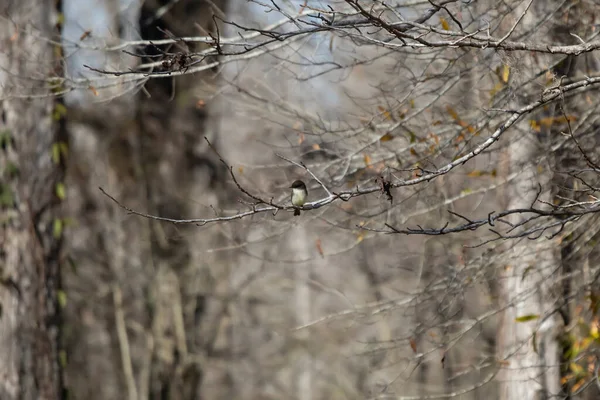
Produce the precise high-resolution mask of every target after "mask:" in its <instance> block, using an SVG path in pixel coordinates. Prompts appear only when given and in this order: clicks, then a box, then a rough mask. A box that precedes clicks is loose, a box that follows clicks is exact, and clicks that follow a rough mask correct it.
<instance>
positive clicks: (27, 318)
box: [0, 0, 66, 400]
mask: <svg viewBox="0 0 600 400" xmlns="http://www.w3.org/2000/svg"><path fill="white" fill-rule="evenodd" d="M6 3H7V2H4V4H3V5H2V9H1V10H0V13H2V14H3V16H2V17H3V23H2V24H0V40H1V45H0V46H1V47H2V54H0V71H2V72H0V99H2V101H1V103H0V114H1V119H0V127H1V128H0V131H1V135H2V149H1V150H0V170H1V171H0V173H1V181H0V192H1V196H0V197H1V199H2V200H1V201H0V215H1V218H0V219H1V221H2V223H1V225H0V243H2V246H1V250H0V343H1V345H0V398H1V399H3V400H12V399H20V400H29V399H31V400H40V399H57V398H60V397H61V396H62V379H61V376H62V374H61V364H60V362H59V353H60V345H59V340H60V337H59V331H60V323H61V322H60V318H59V317H60V307H59V305H58V302H57V294H58V290H59V288H60V249H61V236H62V232H61V229H60V226H61V222H60V221H61V219H60V218H59V217H60V214H59V209H58V206H59V204H60V197H62V196H57V194H56V193H57V184H58V183H59V182H60V180H61V179H62V174H63V161H64V160H63V159H62V157H63V156H64V153H59V157H56V156H55V157H52V154H53V153H52V151H53V146H56V145H57V143H59V142H61V141H62V142H63V143H65V145H66V142H64V137H61V134H62V131H61V130H60V129H59V127H60V124H57V123H56V120H57V119H60V115H58V116H57V117H53V116H52V112H53V110H55V109H54V105H55V102H54V100H53V99H52V97H50V96H39V95H40V94H42V95H43V94H44V89H43V83H42V80H43V79H44V78H47V76H48V74H49V73H51V71H52V68H53V67H54V65H53V63H52V60H53V53H52V48H51V45H50V43H49V42H48V41H44V40H40V39H39V38H40V37H45V38H50V37H52V30H53V28H52V26H51V23H50V17H51V16H52V15H53V14H54V9H53V4H54V2H52V1H36V0H20V1H9V2H8V4H6ZM8 21H10V23H9V22H8ZM24 93H27V94H29V95H31V97H30V98H22V97H21V98H17V97H16V96H15V97H13V96H14V95H15V94H20V95H22V94H24ZM35 95H38V96H35ZM63 146H64V145H63ZM55 155H56V152H55ZM59 158H60V159H59ZM58 192H60V189H58Z"/></svg>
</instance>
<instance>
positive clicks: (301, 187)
mask: <svg viewBox="0 0 600 400" xmlns="http://www.w3.org/2000/svg"><path fill="white" fill-rule="evenodd" d="M290 188H291V189H292V205H294V206H296V207H302V206H303V205H304V203H306V198H307V197H308V190H306V185H305V184H304V182H302V181H301V180H296V181H294V183H292V186H290ZM294 215H295V216H297V215H300V210H299V209H295V210H294Z"/></svg>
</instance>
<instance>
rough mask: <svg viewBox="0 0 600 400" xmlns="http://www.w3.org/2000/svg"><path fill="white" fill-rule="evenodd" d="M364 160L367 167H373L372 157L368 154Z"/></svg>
mask: <svg viewBox="0 0 600 400" xmlns="http://www.w3.org/2000/svg"><path fill="white" fill-rule="evenodd" d="M363 160H364V162H365V165H366V166H367V167H368V166H370V165H371V157H369V156H368V155H367V154H365V155H364V157H363Z"/></svg>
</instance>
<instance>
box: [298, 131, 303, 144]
mask: <svg viewBox="0 0 600 400" xmlns="http://www.w3.org/2000/svg"><path fill="white" fill-rule="evenodd" d="M302 143H304V133H302V132H300V135H299V137H298V144H302Z"/></svg>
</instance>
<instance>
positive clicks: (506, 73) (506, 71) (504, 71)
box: [500, 64, 510, 83]
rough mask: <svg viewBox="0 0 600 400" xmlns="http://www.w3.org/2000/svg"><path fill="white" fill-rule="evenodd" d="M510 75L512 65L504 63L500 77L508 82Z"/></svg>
mask: <svg viewBox="0 0 600 400" xmlns="http://www.w3.org/2000/svg"><path fill="white" fill-rule="evenodd" d="M509 77H510V67H509V66H508V65H506V64H504V65H502V75H501V76H500V78H501V79H502V82H504V83H508V78H509Z"/></svg>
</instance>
